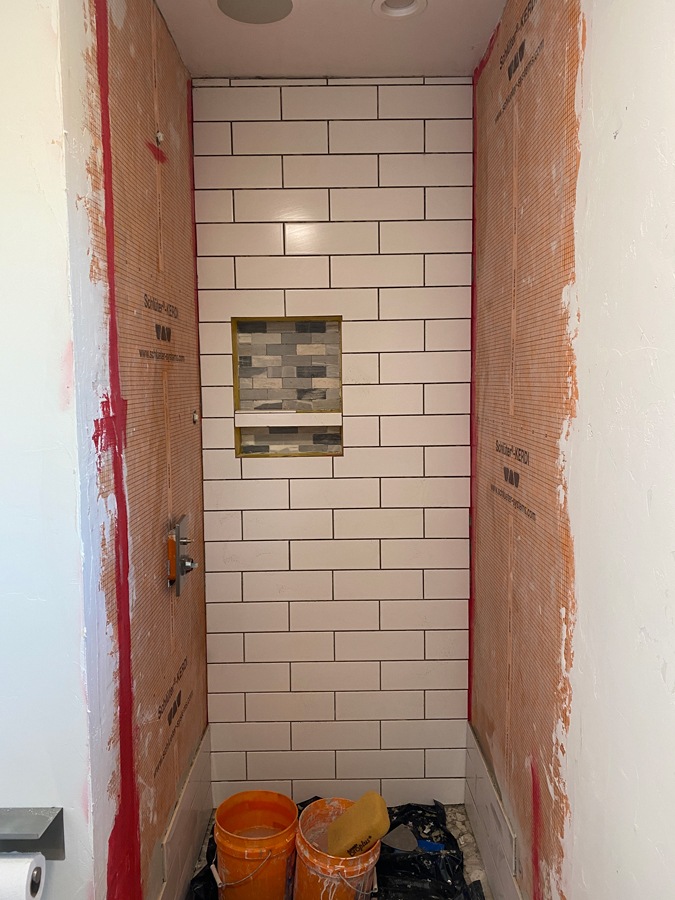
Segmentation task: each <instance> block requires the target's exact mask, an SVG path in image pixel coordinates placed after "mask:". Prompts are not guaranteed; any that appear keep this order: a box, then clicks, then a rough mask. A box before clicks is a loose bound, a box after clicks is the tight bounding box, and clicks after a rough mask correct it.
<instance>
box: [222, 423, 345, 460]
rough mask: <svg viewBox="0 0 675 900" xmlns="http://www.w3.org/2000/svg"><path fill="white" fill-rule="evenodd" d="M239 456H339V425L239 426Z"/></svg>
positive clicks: (340, 432)
mask: <svg viewBox="0 0 675 900" xmlns="http://www.w3.org/2000/svg"><path fill="white" fill-rule="evenodd" d="M239 452H240V455H241V456H256V455H257V456H299V455H302V456H309V455H312V456H313V455H320V456H340V455H341V454H342V428H341V427H340V426H339V425H307V426H305V425H300V426H298V427H297V428H296V427H291V426H280V427H270V428H248V427H244V428H240V429H239Z"/></svg>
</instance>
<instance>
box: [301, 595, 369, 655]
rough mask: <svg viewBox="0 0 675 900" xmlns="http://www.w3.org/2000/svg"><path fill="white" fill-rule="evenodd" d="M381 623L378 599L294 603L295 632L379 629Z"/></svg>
mask: <svg viewBox="0 0 675 900" xmlns="http://www.w3.org/2000/svg"><path fill="white" fill-rule="evenodd" d="M379 624H380V607H379V604H378V602H377V600H335V601H329V602H326V603H291V630H292V631H325V630H329V631H338V630H341V631H347V630H349V629H353V630H355V631H358V630H360V629H363V628H369V629H377V628H379ZM331 648H332V639H331ZM331 658H332V656H331ZM371 658H372V659H375V657H371Z"/></svg>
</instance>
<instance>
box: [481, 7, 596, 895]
mask: <svg viewBox="0 0 675 900" xmlns="http://www.w3.org/2000/svg"><path fill="white" fill-rule="evenodd" d="M580 21H581V13H580V8H579V2H578V0H529V2H528V0H509V2H508V3H507V6H506V10H505V12H504V15H503V18H502V22H501V25H500V28H499V32H498V34H497V36H496V40H495V41H494V44H493V46H492V49H491V52H490V54H489V58H488V59H487V60H486V61H485V63H484V65H483V67H482V69H481V70H479V71H478V72H477V76H476V85H475V91H476V96H475V105H476V183H475V219H476V235H475V251H476V262H475V313H474V315H475V360H474V391H475V395H474V412H475V418H474V423H475V424H474V428H475V431H474V444H475V448H474V497H473V537H474V540H473V548H472V549H473V565H474V574H473V578H474V582H473V647H472V654H473V661H472V709H471V721H472V724H473V727H474V729H475V731H476V734H477V737H478V740H479V742H480V745H481V747H482V749H483V752H484V753H485V755H486V757H487V758H488V760H489V761H490V763H491V765H492V767H493V770H494V774H495V777H496V780H497V783H498V786H499V789H500V790H501V793H502V797H503V800H504V804H505V806H506V809H507V812H508V814H509V816H510V818H511V820H512V823H513V825H514V827H515V829H516V831H517V835H518V842H519V844H518V846H519V868H520V871H519V872H518V880H519V882H520V885H521V887H522V889H523V893H524V896H526V897H529V898H535V900H538V898H543V897H547V896H550V891H551V884H555V885H556V886H557V889H558V890H559V891H560V895H561V896H564V895H563V894H562V890H561V888H560V883H559V879H560V869H561V862H562V843H561V841H562V836H563V828H564V822H565V817H566V815H567V811H568V803H567V797H566V794H565V786H564V783H563V781H562V779H561V772H560V762H561V756H562V755H563V754H564V746H563V743H562V741H563V740H564V734H565V731H566V726H567V721H568V714H569V702H570V696H569V684H568V680H567V673H568V671H569V667H570V665H571V656H570V649H569V646H570V639H571V624H572V622H573V620H574V557H573V546H572V539H571V535H570V529H569V520H568V515H567V506H566V496H565V486H564V483H563V478H562V472H561V465H560V453H559V441H560V438H561V435H562V434H563V431H564V430H565V423H566V421H567V420H568V418H569V417H570V416H571V415H573V414H574V399H575V391H576V387H575V379H574V363H573V356H572V351H571V346H570V339H569V336H568V311H567V309H566V307H565V304H564V298H563V295H564V292H565V288H566V286H567V285H569V284H571V283H572V282H573V280H574V232H573V225H574V204H575V192H576V181H577V170H578V144H577V119H576V114H575V88H576V81H577V74H578V68H579V64H580ZM561 657H562V658H561Z"/></svg>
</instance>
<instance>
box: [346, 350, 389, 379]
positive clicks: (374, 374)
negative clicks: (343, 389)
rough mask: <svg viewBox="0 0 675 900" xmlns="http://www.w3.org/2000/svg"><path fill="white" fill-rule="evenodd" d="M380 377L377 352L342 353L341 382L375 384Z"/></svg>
mask: <svg viewBox="0 0 675 900" xmlns="http://www.w3.org/2000/svg"><path fill="white" fill-rule="evenodd" d="M379 379H380V357H379V356H378V355H377V353H344V354H343V356H342V384H343V385H344V384H377V382H378V381H379Z"/></svg>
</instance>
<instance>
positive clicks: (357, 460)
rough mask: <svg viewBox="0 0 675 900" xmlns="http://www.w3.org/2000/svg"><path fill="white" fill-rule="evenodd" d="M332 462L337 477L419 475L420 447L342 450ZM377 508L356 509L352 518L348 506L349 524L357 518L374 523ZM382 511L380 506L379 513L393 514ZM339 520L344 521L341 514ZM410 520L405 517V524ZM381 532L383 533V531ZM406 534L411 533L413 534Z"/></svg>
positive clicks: (387, 515)
mask: <svg viewBox="0 0 675 900" xmlns="http://www.w3.org/2000/svg"><path fill="white" fill-rule="evenodd" d="M334 466H335V469H334V474H335V477H336V478H367V477H372V478H378V477H379V478H384V477H386V476H389V477H396V476H403V477H405V476H412V475H422V474H423V451H422V448H421V447H374V448H364V449H359V450H354V449H352V450H345V455H344V456H342V457H336V459H335V461H334ZM377 512H378V511H377V510H368V511H367V512H366V511H361V512H357V513H356V519H354V511H353V510H351V511H350V515H351V517H352V518H351V522H352V525H356V524H357V520H358V521H360V522H362V523H364V524H365V523H366V522H370V523H373V524H374V523H375V521H376V519H377V515H375V514H376V513H377ZM382 512H383V511H382V510H380V511H379V513H380V514H381V517H389V518H391V517H392V511H391V510H387V511H386V512H384V513H383V516H382ZM338 520H339V517H336V519H335V521H336V523H337V522H338ZM342 521H345V519H344V517H343V518H342ZM411 523H412V520H411V519H408V526H409V525H410V524H411ZM420 524H421V523H420ZM364 536H365V535H364ZM378 536H379V535H378ZM381 536H382V537H384V535H381ZM408 536H409V537H411V536H412V535H408ZM336 537H337V535H336Z"/></svg>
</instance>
